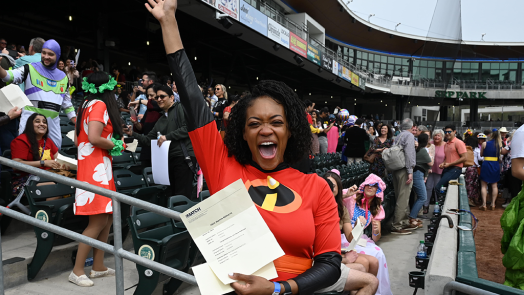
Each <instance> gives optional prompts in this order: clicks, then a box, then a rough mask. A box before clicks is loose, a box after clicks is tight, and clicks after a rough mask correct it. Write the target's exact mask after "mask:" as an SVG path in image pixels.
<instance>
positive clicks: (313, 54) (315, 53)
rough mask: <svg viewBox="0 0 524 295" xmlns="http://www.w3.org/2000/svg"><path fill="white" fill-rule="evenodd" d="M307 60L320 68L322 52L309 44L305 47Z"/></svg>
mask: <svg viewBox="0 0 524 295" xmlns="http://www.w3.org/2000/svg"><path fill="white" fill-rule="evenodd" d="M307 59H309V60H310V61H312V62H314V63H315V64H317V65H319V66H321V65H322V64H321V60H322V52H321V51H320V50H318V48H317V47H315V46H312V45H311V44H308V45H307Z"/></svg>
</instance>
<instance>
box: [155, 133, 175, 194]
mask: <svg viewBox="0 0 524 295" xmlns="http://www.w3.org/2000/svg"><path fill="white" fill-rule="evenodd" d="M157 142H158V140H156V139H155V140H151V164H152V165H151V166H152V170H153V180H154V181H155V183H156V184H164V185H171V184H170V183H169V161H168V155H169V145H170V144H171V141H170V140H166V141H164V142H163V143H162V146H160V147H159V146H158V145H157Z"/></svg>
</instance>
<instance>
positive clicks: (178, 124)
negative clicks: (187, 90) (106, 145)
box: [124, 84, 196, 198]
mask: <svg viewBox="0 0 524 295" xmlns="http://www.w3.org/2000/svg"><path fill="white" fill-rule="evenodd" d="M154 91H155V93H156V96H155V98H154V99H155V100H156V102H157V104H158V106H159V107H160V108H161V109H162V115H161V116H160V118H159V119H158V121H157V122H156V124H155V126H154V127H153V129H151V131H149V133H147V134H146V135H143V134H138V133H136V132H133V128H132V127H131V126H127V128H126V129H124V132H125V133H126V134H127V135H128V136H130V137H134V138H136V139H138V142H139V143H140V145H141V146H150V145H151V140H152V139H158V143H157V144H158V146H161V145H162V144H163V143H164V142H165V141H166V140H170V141H171V144H170V145H169V158H168V162H169V182H170V183H171V195H172V196H174V195H184V196H186V197H188V198H191V190H192V185H191V184H192V182H193V172H192V169H190V168H189V163H186V162H185V161H184V159H185V156H184V152H185V153H187V154H188V156H190V157H191V162H192V166H193V167H195V165H196V160H195V154H194V152H193V146H192V145H191V140H189V135H188V134H187V127H186V119H185V118H184V109H183V108H182V105H180V104H179V103H175V95H174V94H173V90H171V88H170V87H169V86H167V85H163V84H158V85H157V86H156V87H154ZM182 145H184V146H185V151H184V150H183V149H182ZM175 180H176V181H175Z"/></svg>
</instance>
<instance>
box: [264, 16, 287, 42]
mask: <svg viewBox="0 0 524 295" xmlns="http://www.w3.org/2000/svg"><path fill="white" fill-rule="evenodd" d="M267 36H268V37H269V39H271V40H273V41H275V42H277V43H278V44H280V45H282V46H284V47H286V48H289V30H288V29H286V28H284V27H283V26H282V25H280V24H279V23H277V22H276V21H274V20H272V19H271V18H269V17H268V18H267Z"/></svg>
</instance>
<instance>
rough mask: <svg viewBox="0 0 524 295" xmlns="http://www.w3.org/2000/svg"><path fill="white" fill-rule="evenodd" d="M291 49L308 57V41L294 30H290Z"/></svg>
mask: <svg viewBox="0 0 524 295" xmlns="http://www.w3.org/2000/svg"><path fill="white" fill-rule="evenodd" d="M289 49H291V50H292V51H294V52H296V53H298V54H299V55H301V56H303V57H306V58H307V42H306V41H304V39H302V38H300V37H299V36H297V35H295V34H293V33H292V32H289Z"/></svg>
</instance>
